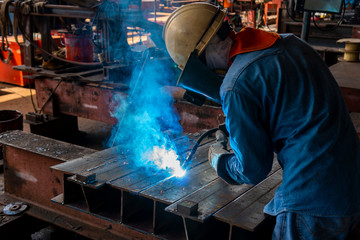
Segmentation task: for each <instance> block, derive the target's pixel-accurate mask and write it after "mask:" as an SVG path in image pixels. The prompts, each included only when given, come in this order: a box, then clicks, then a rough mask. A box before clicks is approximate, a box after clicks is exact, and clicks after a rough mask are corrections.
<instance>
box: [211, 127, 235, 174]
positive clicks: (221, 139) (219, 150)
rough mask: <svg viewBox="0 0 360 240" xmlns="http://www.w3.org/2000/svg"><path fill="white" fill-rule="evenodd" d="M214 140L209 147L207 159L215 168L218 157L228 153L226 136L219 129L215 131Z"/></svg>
mask: <svg viewBox="0 0 360 240" xmlns="http://www.w3.org/2000/svg"><path fill="white" fill-rule="evenodd" d="M215 138H216V142H215V143H214V144H212V145H211V146H210V148H209V152H208V160H209V162H210V165H211V166H212V167H213V168H214V169H215V170H216V172H217V166H218V161H219V159H220V158H221V157H222V156H224V155H228V154H230V152H229V151H228V150H227V136H226V134H225V133H224V132H223V131H221V130H217V131H216V133H215Z"/></svg>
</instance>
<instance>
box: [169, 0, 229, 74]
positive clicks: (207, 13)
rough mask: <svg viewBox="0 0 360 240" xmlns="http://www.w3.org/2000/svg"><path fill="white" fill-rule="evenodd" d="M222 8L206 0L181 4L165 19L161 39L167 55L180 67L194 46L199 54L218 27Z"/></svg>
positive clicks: (221, 19)
mask: <svg viewBox="0 0 360 240" xmlns="http://www.w3.org/2000/svg"><path fill="white" fill-rule="evenodd" d="M225 15H226V10H221V9H220V8H219V7H217V6H214V5H212V4H209V3H204V2H198V3H192V4H187V5H183V6H182V7H180V8H178V9H176V10H175V11H174V12H173V13H172V14H171V15H170V16H169V18H168V20H167V21H166V23H165V26H164V29H163V38H164V40H165V44H166V48H167V50H168V52H169V54H170V57H171V58H172V59H173V60H174V62H175V63H176V64H177V65H178V66H179V67H180V68H181V69H183V68H184V66H185V64H186V62H187V60H188V58H189V56H190V54H191V53H192V52H193V51H194V50H195V49H196V50H197V51H198V54H199V55H200V54H201V53H202V52H203V50H204V49H205V47H206V46H207V44H208V43H209V42H210V40H211V39H212V38H213V36H214V35H215V34H216V32H217V31H218V30H219V28H220V27H221V25H222V23H223V21H224V18H225Z"/></svg>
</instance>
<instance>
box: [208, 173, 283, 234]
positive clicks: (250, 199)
mask: <svg viewBox="0 0 360 240" xmlns="http://www.w3.org/2000/svg"><path fill="white" fill-rule="evenodd" d="M281 182H282V170H278V171H276V172H275V173H274V174H272V175H270V176H269V177H268V178H266V179H265V180H264V181H263V182H261V183H259V184H258V185H256V186H254V187H253V188H252V189H251V191H247V192H246V193H245V194H244V195H242V196H239V197H238V198H237V199H235V200H234V201H233V202H231V203H230V204H229V205H227V206H225V207H224V208H223V209H221V210H220V211H219V212H217V213H215V215H214V217H215V218H216V219H218V220H220V221H225V222H228V223H230V224H231V225H233V226H237V227H239V228H242V229H246V230H249V231H251V232H253V231H254V230H255V229H256V227H257V226H258V225H259V223H261V222H262V221H263V220H264V219H265V218H266V215H265V213H263V208H264V207H265V205H266V204H267V203H268V202H270V200H271V199H272V198H273V197H274V195H275V190H276V188H277V187H278V186H279V185H280V184H281ZM235 209H236V210H235Z"/></svg>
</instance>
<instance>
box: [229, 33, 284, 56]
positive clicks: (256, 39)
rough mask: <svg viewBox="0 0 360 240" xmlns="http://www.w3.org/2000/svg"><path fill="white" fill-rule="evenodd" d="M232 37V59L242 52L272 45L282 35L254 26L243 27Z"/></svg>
mask: <svg viewBox="0 0 360 240" xmlns="http://www.w3.org/2000/svg"><path fill="white" fill-rule="evenodd" d="M232 37H233V40H234V42H233V45H232V47H231V50H230V59H232V58H233V57H235V56H236V55H238V54H241V53H247V52H254V51H258V50H262V49H265V48H268V47H271V46H272V45H273V44H274V43H275V42H276V40H278V39H279V38H280V35H279V34H277V33H271V32H265V31H262V30H258V29H254V28H243V29H242V30H241V31H240V32H238V33H237V34H236V35H235V34H234V35H232Z"/></svg>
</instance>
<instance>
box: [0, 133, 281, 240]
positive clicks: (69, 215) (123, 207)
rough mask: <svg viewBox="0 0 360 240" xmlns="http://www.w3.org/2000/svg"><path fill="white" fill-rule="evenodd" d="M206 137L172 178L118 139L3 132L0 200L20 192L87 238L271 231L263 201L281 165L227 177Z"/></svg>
mask: <svg viewBox="0 0 360 240" xmlns="http://www.w3.org/2000/svg"><path fill="white" fill-rule="evenodd" d="M197 137H198V135H196V134H195V135H193V134H187V135H184V136H183V137H180V138H179V139H178V140H177V142H178V144H182V142H183V141H190V142H192V141H193V140H192V139H196V138H197ZM213 142H214V139H212V138H209V139H207V140H205V141H204V143H203V144H201V145H200V146H199V148H198V151H197V152H196V154H195V155H194V158H193V160H192V161H191V163H190V164H189V165H188V167H187V173H186V175H185V176H184V177H183V178H176V177H172V176H169V174H168V173H166V172H164V171H149V170H147V169H146V168H144V167H138V166H136V165H134V164H133V162H132V161H131V156H128V155H126V154H124V153H122V152H119V148H118V147H114V148H109V149H106V150H103V151H97V152H96V151H93V150H90V149H86V148H83V147H78V146H74V145H71V144H68V143H64V142H60V141H57V140H54V139H49V138H46V137H43V136H38V135H34V134H31V133H26V132H23V131H12V132H7V133H3V134H2V135H0V143H1V144H3V146H4V149H5V151H4V177H5V195H4V196H1V197H0V204H1V203H2V202H4V201H5V202H7V203H9V202H14V201H19V200H22V201H24V202H26V203H27V204H28V205H29V208H28V210H26V211H25V214H26V215H29V216H32V217H35V218H38V219H41V220H44V221H46V222H49V223H52V224H55V225H57V226H60V227H62V228H65V229H68V230H70V231H74V232H76V233H78V234H81V235H83V236H86V237H89V238H91V239H104V240H105V239H106V240H111V239H134V238H138V239H270V238H271V232H272V229H273V226H274V218H272V217H270V216H267V215H265V214H264V213H263V208H264V206H265V205H266V204H267V203H268V202H269V201H270V200H271V199H272V198H273V196H274V192H275V190H276V188H277V187H278V186H279V185H280V184H281V182H282V171H281V169H280V166H279V165H278V163H277V161H276V160H275V161H274V164H273V168H272V170H271V172H270V174H269V175H268V177H267V178H266V179H265V180H264V181H262V182H261V183H259V184H258V185H255V186H252V185H248V184H241V185H229V184H226V183H225V182H224V181H223V180H222V179H220V178H219V177H218V176H217V174H216V172H215V171H214V170H213V168H212V167H211V166H210V164H209V163H208V160H207V154H208V148H209V146H210V144H212V143H213ZM189 150H190V149H189ZM188 203H191V204H194V205H197V208H196V209H195V211H188V210H190V209H191V210H194V209H192V206H189V204H188ZM3 204H4V203H3ZM181 209H185V211H182V210H181Z"/></svg>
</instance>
